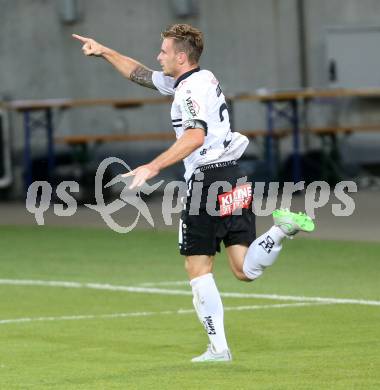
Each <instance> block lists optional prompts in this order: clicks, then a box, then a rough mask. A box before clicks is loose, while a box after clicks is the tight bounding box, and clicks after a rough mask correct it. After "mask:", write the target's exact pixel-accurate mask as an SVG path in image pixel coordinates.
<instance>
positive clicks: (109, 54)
mask: <svg viewBox="0 0 380 390" xmlns="http://www.w3.org/2000/svg"><path fill="white" fill-rule="evenodd" d="M72 36H73V38H75V39H77V40H78V41H80V42H82V43H83V46H82V51H83V53H84V54H85V55H86V56H95V57H103V58H104V59H106V60H107V61H108V62H109V63H110V64H112V65H113V66H114V67H115V68H116V69H117V70H118V71H119V72H120V73H121V74H122V75H123V76H125V77H126V78H128V79H129V80H131V81H133V82H135V83H137V84H139V85H142V86H143V87H148V88H152V89H157V88H156V87H155V85H154V84H153V81H152V74H153V71H152V70H151V69H149V68H147V67H146V66H145V65H143V64H140V62H138V61H136V60H134V59H133V58H130V57H127V56H124V55H122V54H120V53H119V52H117V51H116V50H112V49H110V48H109V47H106V46H103V45H101V44H100V43H98V42H96V41H95V40H94V39H91V38H87V37H82V36H80V35H77V34H72Z"/></svg>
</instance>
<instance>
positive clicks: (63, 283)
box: [0, 279, 380, 306]
mask: <svg viewBox="0 0 380 390" xmlns="http://www.w3.org/2000/svg"><path fill="white" fill-rule="evenodd" d="M1 284H4V285H6V284H7V285H16V286H47V287H66V288H89V289H95V290H109V291H126V292H132V293H146V294H160V295H186V296H192V295H193V294H192V292H191V291H189V290H173V289H164V288H156V287H138V286H117V285H112V284H102V283H80V282H67V281H47V280H24V279H21V280H18V279H0V285H1ZM220 295H221V296H222V297H223V298H248V299H249V298H256V299H271V300H275V301H295V302H319V303H336V304H350V305H367V306H380V301H370V300H364V299H349V298H324V297H304V296H294V295H277V294H250V293H238V292H221V293H220Z"/></svg>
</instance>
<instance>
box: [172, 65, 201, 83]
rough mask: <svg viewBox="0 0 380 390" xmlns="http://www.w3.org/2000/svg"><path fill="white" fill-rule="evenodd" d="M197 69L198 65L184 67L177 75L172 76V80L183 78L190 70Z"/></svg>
mask: <svg viewBox="0 0 380 390" xmlns="http://www.w3.org/2000/svg"><path fill="white" fill-rule="evenodd" d="M197 68H199V65H198V64H193V65H189V66H186V67H183V68H182V69H180V70H179V71H178V73H177V74H175V75H174V79H175V80H178V79H179V78H180V77H181V76H183V75H184V74H185V73H187V72H191V71H192V70H194V69H197Z"/></svg>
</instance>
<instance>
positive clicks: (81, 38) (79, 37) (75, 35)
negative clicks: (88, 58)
mask: <svg viewBox="0 0 380 390" xmlns="http://www.w3.org/2000/svg"><path fill="white" fill-rule="evenodd" d="M71 36H72V37H73V38H75V39H78V41H81V42H83V43H86V42H87V41H88V40H89V38H86V37H82V36H81V35H78V34H71Z"/></svg>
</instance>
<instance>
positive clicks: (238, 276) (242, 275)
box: [232, 269, 254, 282]
mask: <svg viewBox="0 0 380 390" xmlns="http://www.w3.org/2000/svg"><path fill="white" fill-rule="evenodd" d="M232 273H233V274H234V276H235V278H236V279H237V280H240V281H242V282H253V281H254V279H249V278H248V277H247V275H246V274H245V273H244V272H242V271H238V270H236V269H233V270H232Z"/></svg>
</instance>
